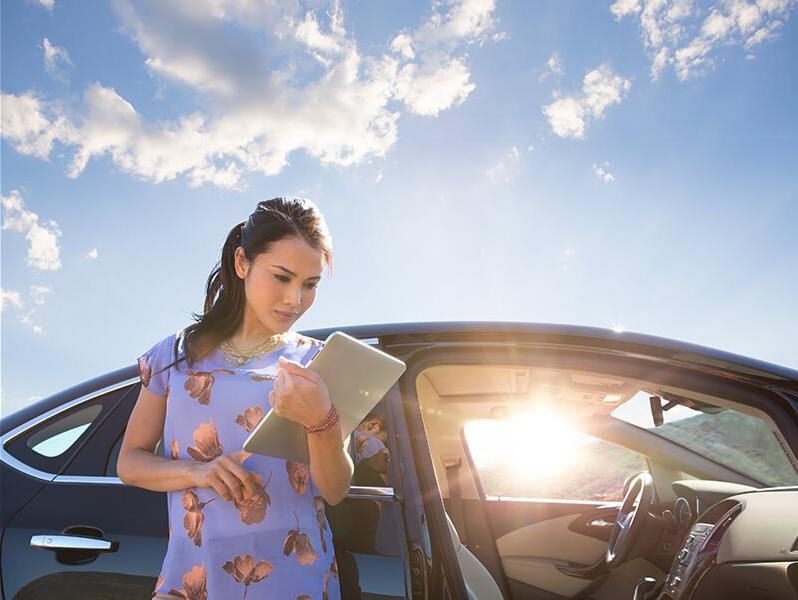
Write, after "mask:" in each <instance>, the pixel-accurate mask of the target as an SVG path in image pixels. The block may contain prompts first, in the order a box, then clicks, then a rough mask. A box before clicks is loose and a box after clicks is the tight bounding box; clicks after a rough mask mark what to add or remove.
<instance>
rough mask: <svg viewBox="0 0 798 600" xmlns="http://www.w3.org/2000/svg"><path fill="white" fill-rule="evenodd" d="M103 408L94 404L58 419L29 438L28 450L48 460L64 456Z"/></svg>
mask: <svg viewBox="0 0 798 600" xmlns="http://www.w3.org/2000/svg"><path fill="white" fill-rule="evenodd" d="M102 408H103V407H102V405H100V404H94V405H92V406H87V407H86V408H83V409H81V410H77V411H75V412H73V413H70V414H68V415H66V416H65V417H61V418H56V419H55V420H54V421H53V422H50V423H48V424H47V425H46V426H45V427H44V428H42V429H41V430H39V431H37V432H35V433H34V434H33V435H31V436H30V437H29V438H28V441H27V444H28V448H30V449H31V450H32V451H33V452H35V453H36V454H39V455H41V456H46V457H47V458H53V457H56V456H60V455H62V454H63V453H64V452H66V451H67V450H69V449H70V448H71V447H72V446H73V444H74V443H75V442H76V441H78V439H79V438H80V436H81V435H83V432H85V431H86V430H87V429H88V428H89V427H90V426H91V424H92V422H93V421H94V419H96V418H97V416H98V415H99V414H100V413H101V412H102Z"/></svg>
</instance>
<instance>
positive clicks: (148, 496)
mask: <svg viewBox="0 0 798 600" xmlns="http://www.w3.org/2000/svg"><path fill="white" fill-rule="evenodd" d="M104 479H110V478H104ZM87 526H88V527H92V528H95V529H97V530H99V531H100V532H102V534H103V537H104V538H105V539H107V540H110V541H112V542H116V543H117V547H116V549H115V551H111V552H100V553H91V552H85V553H83V555H82V557H81V556H78V557H75V556H74V553H73V556H72V557H70V556H68V555H66V556H65V555H64V553H63V552H57V551H56V550H55V549H53V550H43V549H39V548H33V547H31V538H33V537H34V536H53V535H57V534H61V533H63V532H64V531H65V530H67V531H69V530H70V528H75V527H87ZM167 529H168V526H167V514H166V495H165V494H163V493H156V492H150V491H146V490H142V489H139V488H134V487H131V486H126V485H122V484H121V483H117V484H109V483H101V484H98V483H83V484H79V483H58V482H54V483H52V484H48V485H47V486H46V488H45V489H44V490H42V492H40V493H39V494H37V495H36V497H35V498H33V500H31V501H30V503H29V504H28V505H27V506H26V507H25V508H24V509H23V510H21V511H20V512H19V513H18V514H17V515H16V516H15V517H14V518H13V519H12V520H11V522H10V523H9V525H8V527H7V528H6V533H5V536H4V538H3V556H4V562H6V558H8V560H9V561H13V568H6V567H7V566H10V563H9V564H8V565H6V564H4V565H3V573H4V579H3V585H4V591H5V594H6V597H8V598H15V597H16V595H17V594H18V593H21V592H22V590H23V588H24V589H25V594H29V593H31V592H30V591H31V590H38V592H39V593H41V594H42V597H50V595H49V594H45V593H44V592H45V591H49V590H52V593H53V594H54V595H56V594H61V593H62V592H63V589H64V588H63V586H64V585H65V582H68V585H69V589H71V590H72V593H73V597H98V596H94V593H95V591H97V588H96V586H98V585H99V586H102V584H101V581H102V580H103V577H102V576H101V575H98V573H106V574H109V577H110V579H109V581H112V580H113V579H114V578H115V577H117V576H118V575H119V574H126V575H128V576H131V577H134V578H136V577H137V578H140V579H130V578H128V584H127V585H126V586H125V587H126V588H130V590H131V595H130V596H127V597H130V598H140V597H141V591H142V590H145V591H146V593H147V594H149V593H150V592H151V591H152V586H153V585H154V583H155V576H154V575H155V574H157V573H158V571H159V569H160V563H161V561H162V560H163V555H164V552H165V550H166V533H167ZM76 558H77V560H75V559H76ZM81 559H82V560H81ZM76 563H77V564H76ZM81 563H82V564H81ZM69 573H71V574H72V575H70V576H67V574H69ZM53 574H61V575H62V576H61V577H53ZM136 582H138V583H136ZM89 592H91V593H89ZM25 594H23V597H24V595H25ZM116 597H118V598H124V597H126V596H124V591H122V589H120V590H119V592H118V593H117V594H116Z"/></svg>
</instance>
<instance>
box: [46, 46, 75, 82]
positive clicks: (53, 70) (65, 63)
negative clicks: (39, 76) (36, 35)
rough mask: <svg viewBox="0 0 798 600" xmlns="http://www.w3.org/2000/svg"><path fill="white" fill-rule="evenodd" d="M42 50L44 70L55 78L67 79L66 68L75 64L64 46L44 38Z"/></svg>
mask: <svg viewBox="0 0 798 600" xmlns="http://www.w3.org/2000/svg"><path fill="white" fill-rule="evenodd" d="M42 50H43V52H44V70H45V71H47V73H48V74H49V75H51V76H52V77H54V78H55V79H58V80H60V81H66V80H67V76H66V68H67V67H74V66H75V65H73V64H72V60H71V59H70V58H69V53H68V52H67V51H66V50H65V49H64V48H61V47H59V46H55V45H53V44H52V43H51V42H50V40H48V39H47V38H44V39H43V40H42Z"/></svg>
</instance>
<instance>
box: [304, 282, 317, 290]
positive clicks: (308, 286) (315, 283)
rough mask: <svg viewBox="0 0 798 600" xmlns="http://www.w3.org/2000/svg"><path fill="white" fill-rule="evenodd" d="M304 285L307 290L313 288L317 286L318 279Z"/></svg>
mask: <svg viewBox="0 0 798 600" xmlns="http://www.w3.org/2000/svg"><path fill="white" fill-rule="evenodd" d="M305 287H306V288H307V289H309V290H315V289H316V288H317V287H319V282H318V281H314V282H312V283H306V284H305Z"/></svg>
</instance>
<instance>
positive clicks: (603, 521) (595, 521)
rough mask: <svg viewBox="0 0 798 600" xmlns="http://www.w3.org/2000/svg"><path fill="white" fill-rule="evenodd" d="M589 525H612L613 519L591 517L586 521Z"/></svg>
mask: <svg viewBox="0 0 798 600" xmlns="http://www.w3.org/2000/svg"><path fill="white" fill-rule="evenodd" d="M588 525H589V526H590V527H614V526H615V522H614V521H607V520H606V519H600V518H599V519H593V520H592V521H590V522H589V523H588Z"/></svg>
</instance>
